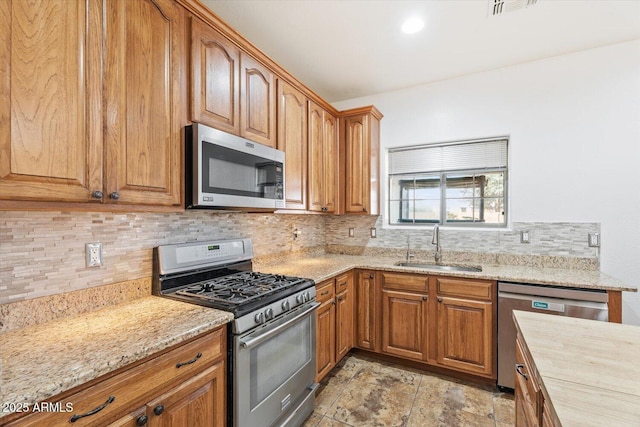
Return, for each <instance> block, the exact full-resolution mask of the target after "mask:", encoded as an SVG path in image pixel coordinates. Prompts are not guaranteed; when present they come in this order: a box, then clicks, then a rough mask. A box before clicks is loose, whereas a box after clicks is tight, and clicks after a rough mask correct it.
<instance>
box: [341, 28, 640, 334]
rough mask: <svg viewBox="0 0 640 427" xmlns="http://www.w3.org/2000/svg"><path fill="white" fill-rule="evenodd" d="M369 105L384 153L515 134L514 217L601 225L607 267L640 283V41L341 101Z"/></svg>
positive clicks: (627, 308)
mask: <svg viewBox="0 0 640 427" xmlns="http://www.w3.org/2000/svg"><path fill="white" fill-rule="evenodd" d="M368 104H374V105H376V107H378V108H379V109H380V111H382V113H383V114H384V118H383V119H382V128H381V144H382V149H383V150H384V148H386V147H393V146H402V145H411V144H421V143H422V144H423V143H432V142H443V141H452V140H461V139H472V138H479V137H489V136H498V135H509V136H510V148H509V149H510V153H509V156H510V158H509V161H510V163H509V168H510V170H509V180H510V181H509V189H510V200H509V206H510V222H519V221H572V222H581V221H593V222H600V223H601V231H602V247H601V251H602V252H601V270H602V271H603V272H604V273H606V274H609V275H611V276H614V277H616V278H619V279H622V280H624V281H625V282H628V283H629V284H631V285H634V286H640V40H635V41H631V42H626V43H621V44H616V45H611V46H607V47H603V48H598V49H591V50H587V51H582V52H578V53H574V54H570V55H562V56H558V57H553V58H548V59H544V60H539V61H535V62H530V63H526V64H521V65H517V66H512V67H506V68H502V69H497V70H493V71H489V72H485V73H478V74H473V75H469V76H464V77H460V78H456V79H451V80H445V81H441V82H437V83H431V84H426V85H421V86H416V87H412V88H408V89H403V90H399V91H394V92H387V93H381V94H377V95H372V96H368V97H364V98H359V99H351V100H347V101H342V102H338V103H335V104H334V105H335V106H336V108H338V109H346V108H352V107H356V106H361V105H368ZM385 155H386V154H385ZM385 155H383V159H382V161H383V170H384V169H385V165H384V162H385ZM382 182H385V180H384V179H383V180H382ZM383 191H384V190H383ZM383 199H384V198H383ZM585 239H586V236H585ZM623 321H624V323H633V324H636V325H640V295H638V294H637V293H624V294H623Z"/></svg>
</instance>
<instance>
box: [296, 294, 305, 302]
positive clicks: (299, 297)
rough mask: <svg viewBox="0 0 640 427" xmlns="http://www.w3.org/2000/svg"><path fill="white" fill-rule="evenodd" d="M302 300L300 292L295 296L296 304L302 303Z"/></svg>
mask: <svg viewBox="0 0 640 427" xmlns="http://www.w3.org/2000/svg"><path fill="white" fill-rule="evenodd" d="M303 302H304V295H302V294H300V295H297V296H296V304H302V303H303Z"/></svg>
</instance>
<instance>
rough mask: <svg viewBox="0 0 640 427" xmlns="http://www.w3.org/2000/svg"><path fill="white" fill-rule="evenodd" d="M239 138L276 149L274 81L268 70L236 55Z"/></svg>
mask: <svg viewBox="0 0 640 427" xmlns="http://www.w3.org/2000/svg"><path fill="white" fill-rule="evenodd" d="M240 103H241V108H242V114H241V115H240V135H241V136H244V137H245V138H248V139H251V140H253V141H256V142H259V143H260V144H264V145H268V146H269V147H274V148H275V147H276V143H277V141H276V78H275V74H273V73H272V72H271V71H270V70H269V69H268V68H266V67H265V66H264V65H262V64H261V63H259V62H258V61H256V60H254V59H253V58H251V57H250V56H249V55H246V54H242V53H241V55H240Z"/></svg>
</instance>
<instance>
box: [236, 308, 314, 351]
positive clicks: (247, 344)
mask: <svg viewBox="0 0 640 427" xmlns="http://www.w3.org/2000/svg"><path fill="white" fill-rule="evenodd" d="M319 306H320V303H319V302H315V303H313V304H312V305H311V306H310V307H309V308H307V309H305V310H304V311H303V312H302V313H300V314H298V315H297V316H296V317H294V318H293V319H291V320H288V321H286V322H285V323H283V324H282V325H278V326H276V327H275V328H273V329H271V330H270V331H267V332H265V333H261V334H260V335H258V336H256V337H253V338H252V337H251V335H248V336H247V337H248V338H249V339H248V340H246V341H245V340H240V347H241V348H242V349H244V350H246V349H250V348H251V347H255V346H256V345H258V344H260V343H261V342H263V341H265V340H268V339H269V338H271V337H273V336H274V335H277V334H279V333H280V332H282V331H283V330H285V329H287V328H288V327H290V326H292V325H293V324H295V323H298V322H299V321H301V320H302V319H303V318H305V317H306V316H307V315H308V314H309V313H311V312H312V311H313V310H315V309H316V308H318V307H319Z"/></svg>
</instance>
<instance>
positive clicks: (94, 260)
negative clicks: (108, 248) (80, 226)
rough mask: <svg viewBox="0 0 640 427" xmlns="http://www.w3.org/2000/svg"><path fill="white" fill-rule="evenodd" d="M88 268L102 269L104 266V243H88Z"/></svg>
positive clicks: (86, 253)
mask: <svg viewBox="0 0 640 427" xmlns="http://www.w3.org/2000/svg"><path fill="white" fill-rule="evenodd" d="M84 247H85V255H86V266H87V267H100V266H101V265H102V243H100V242H98V243H87V244H85V245H84Z"/></svg>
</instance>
